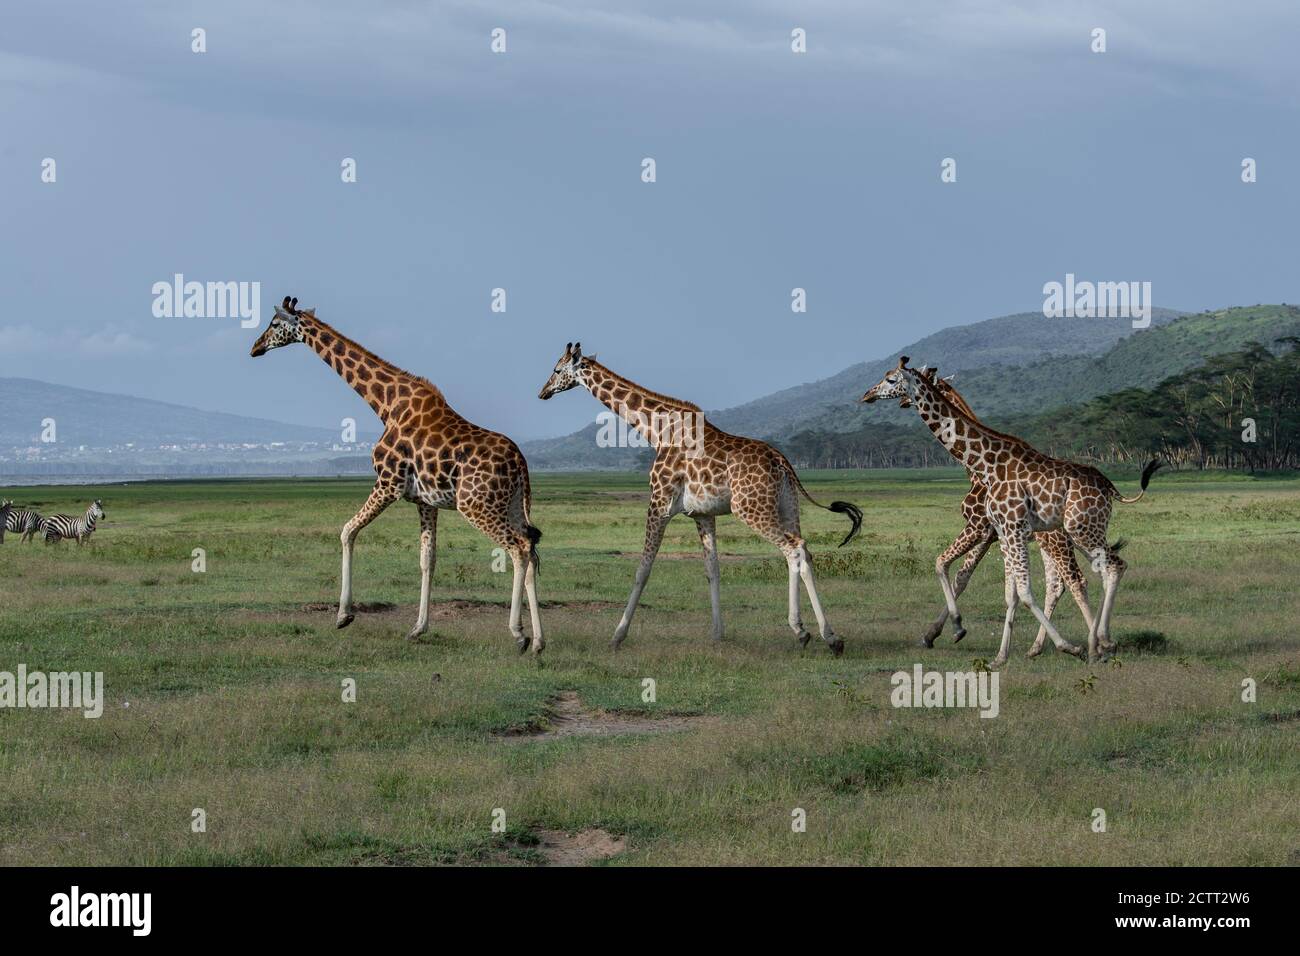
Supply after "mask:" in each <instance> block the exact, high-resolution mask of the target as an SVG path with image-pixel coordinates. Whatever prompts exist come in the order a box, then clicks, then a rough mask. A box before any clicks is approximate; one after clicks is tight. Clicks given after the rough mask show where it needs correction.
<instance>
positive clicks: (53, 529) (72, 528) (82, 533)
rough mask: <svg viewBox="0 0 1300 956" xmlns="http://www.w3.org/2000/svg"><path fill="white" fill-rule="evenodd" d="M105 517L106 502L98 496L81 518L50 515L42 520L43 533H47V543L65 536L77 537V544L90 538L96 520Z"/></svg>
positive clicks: (83, 542) (81, 543)
mask: <svg viewBox="0 0 1300 956" xmlns="http://www.w3.org/2000/svg"><path fill="white" fill-rule="evenodd" d="M103 517H104V503H103V501H101V500H100V499H98V498H96V499H95V500H94V501H93V502H91V505H90V507H89V508H87V509H86V513H85V514H84V515H82V516H81V517H80V518H74V517H73V516H72V515H50V516H49V517H48V518H45V519H43V520H42V521H41V533H42V534H44V535H45V543H46V544H54V542H56V541H60V540H62V539H63V538H76V539H77V546H78V547H80V546H81V545H83V544H85V543H86V542H87V541H89V540H90V533H91V532H92V531H94V530H95V522H96V521H98V520H99V519H100V518H103Z"/></svg>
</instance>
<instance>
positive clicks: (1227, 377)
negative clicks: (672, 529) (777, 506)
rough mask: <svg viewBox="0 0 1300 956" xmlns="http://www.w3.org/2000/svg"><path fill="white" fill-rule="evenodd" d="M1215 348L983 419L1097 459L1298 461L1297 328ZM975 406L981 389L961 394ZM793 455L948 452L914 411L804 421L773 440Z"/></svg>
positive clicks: (855, 459) (851, 461) (841, 457)
mask: <svg viewBox="0 0 1300 956" xmlns="http://www.w3.org/2000/svg"><path fill="white" fill-rule="evenodd" d="M1273 345H1274V350H1270V349H1269V348H1267V347H1265V346H1264V345H1261V344H1259V343H1250V344H1249V345H1247V346H1245V347H1244V348H1242V349H1240V350H1238V351H1235V352H1228V353H1224V354H1222V355H1216V356H1214V357H1212V358H1210V359H1209V360H1207V361H1206V362H1205V363H1204V364H1203V365H1200V366H1198V367H1197V368H1194V369H1190V370H1188V371H1186V372H1182V373H1179V374H1177V375H1174V376H1172V377H1170V378H1168V379H1166V380H1165V381H1163V382H1161V383H1160V384H1159V385H1156V386H1155V387H1154V388H1150V389H1143V388H1128V389H1123V390H1121V391H1118V392H1112V393H1111V394H1108V395H1103V396H1100V397H1098V398H1094V399H1092V400H1090V401H1088V402H1084V403H1082V404H1079V405H1068V406H1065V407H1063V408H1057V409H1054V410H1052V411H1049V412H1045V413H1042V414H1037V415H1028V416H1026V415H1022V416H1017V417H1015V418H1010V419H1007V420H1005V421H995V420H990V421H989V422H988V424H989V425H990V426H992V427H994V428H997V429H999V430H1001V431H1007V432H1010V433H1011V434H1014V435H1019V436H1021V437H1022V438H1024V439H1025V440H1027V441H1029V442H1030V443H1031V444H1033V445H1034V446H1035V447H1037V448H1038V449H1039V450H1041V451H1043V452H1046V453H1047V454H1050V455H1055V456H1057V457H1061V458H1070V459H1073V460H1076V461H1095V462H1101V463H1107V462H1110V463H1114V462H1137V461H1142V460H1145V459H1147V458H1150V457H1153V456H1159V457H1161V458H1164V459H1165V460H1166V461H1168V462H1169V463H1171V464H1172V465H1175V466H1178V467H1188V468H1197V469H1203V468H1224V469H1230V470H1239V471H1247V472H1256V471H1281V470H1286V469H1297V468H1300V348H1297V346H1300V338H1296V337H1293V336H1288V337H1285V338H1282V339H1278V340H1277V341H1276V342H1275V343H1274V344H1273ZM965 398H966V400H967V401H968V402H969V403H970V404H971V405H972V407H974V408H975V410H976V411H977V412H978V411H979V396H978V395H966V396H965ZM779 444H780V445H781V447H782V450H783V451H784V452H785V453H786V454H787V455H788V456H789V457H790V459H791V460H792V461H794V462H795V464H796V465H800V466H803V467H813V468H917V467H928V466H931V465H946V464H951V462H952V459H951V457H950V456H949V455H948V453H947V452H946V451H945V450H944V448H943V447H942V446H941V445H940V444H939V443H938V442H937V441H936V440H935V439H934V437H933V436H932V435H931V434H930V432H929V430H928V429H926V428H925V427H924V426H922V425H921V424H920V423H919V421H918V423H917V424H916V425H914V426H898V425H888V424H880V425H868V426H866V427H864V428H861V429H858V430H856V431H852V432H829V431H803V432H799V433H798V434H795V435H793V436H791V437H790V438H789V439H787V440H785V441H782V442H780V443H779Z"/></svg>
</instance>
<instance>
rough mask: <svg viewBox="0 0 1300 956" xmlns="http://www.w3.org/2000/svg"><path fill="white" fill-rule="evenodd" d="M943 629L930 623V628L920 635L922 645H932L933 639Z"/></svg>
mask: <svg viewBox="0 0 1300 956" xmlns="http://www.w3.org/2000/svg"><path fill="white" fill-rule="evenodd" d="M942 631H943V628H942V627H935V626H934V625H933V624H932V625H930V629H929V630H928V631H926V632H925V633H924V634H922V635H921V646H922V647H934V639H935V638H936V637H938V636H939V634H940V633H941V632H942Z"/></svg>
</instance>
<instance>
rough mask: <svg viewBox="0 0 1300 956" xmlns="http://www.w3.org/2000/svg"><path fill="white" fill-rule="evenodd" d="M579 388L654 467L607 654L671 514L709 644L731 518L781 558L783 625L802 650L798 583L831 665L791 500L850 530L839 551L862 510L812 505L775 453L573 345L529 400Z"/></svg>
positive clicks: (832, 639) (840, 648)
mask: <svg viewBox="0 0 1300 956" xmlns="http://www.w3.org/2000/svg"><path fill="white" fill-rule="evenodd" d="M579 385H581V386H583V387H584V388H586V389H587V390H588V391H590V392H591V394H592V395H593V396H594V397H595V398H596V400H597V401H599V402H600V403H601V404H603V405H605V406H606V407H607V408H609V409H610V410H611V411H613V412H614V413H615V414H617V415H618V416H619V417H620V418H622V419H623V420H624V421H625V422H627V423H628V425H630V426H631V427H633V428H635V429H636V430H637V432H638V433H640V434H641V435H642V436H643V437H644V438H645V439H646V440H647V441H648V442H649V443H650V444H651V445H652V446H653V447H654V449H655V459H654V464H653V465H652V466H651V467H650V506H649V509H648V512H647V514H646V530H645V550H644V551H643V552H642V555H641V562H640V564H639V565H638V567H637V572H636V580H635V582H634V583H633V585H632V594H631V596H630V597H629V598H628V602H627V608H626V610H624V612H623V617H622V619H621V620H620V621H619V622H618V627H617V628H616V629H615V631H614V639H613V642H612V646H613V647H614V649H615V650H617V649H618V647H619V645H620V644H622V642H623V640H624V638H626V637H627V632H628V628H629V627H630V626H631V624H632V615H633V614H634V613H635V612H636V607H637V603H638V602H639V601H640V599H641V592H642V591H644V590H645V586H646V582H647V581H649V579H650V571H651V568H652V567H653V566H654V560H655V556H656V555H657V554H658V552H659V545H660V543H661V542H662V541H663V536H664V529H665V528H667V526H668V522H669V521H670V520H671V519H672V517H673V516H674V515H677V514H687V515H690V516H691V517H692V518H693V519H694V520H695V526H696V530H697V531H698V532H699V536H700V545H701V547H702V548H703V549H704V567H705V573H706V575H707V577H708V581H709V600H710V604H711V607H712V612H713V626H712V637H713V639H714V640H715V641H720V640H722V633H723V628H722V607H721V595H720V581H721V573H720V570H719V566H718V543H717V532H716V524H715V522H716V518H717V516H718V515H725V514H734V515H735V516H736V517H738V518H739V519H740V520H741V521H743V522H744V523H745V524H747V525H749V527H751V528H753V529H754V531H756V532H757V533H758V535H759V536H760V537H762V538H763V539H765V540H766V541H768V542H770V543H771V544H773V545H775V546H776V547H777V548H778V549H779V550H780V551H781V553H782V555H784V556H785V560H786V566H787V570H788V571H789V577H788V583H789V591H788V593H789V615H788V617H787V622H788V623H789V625H790V629H791V630H792V631H794V633H795V636H796V637H797V638H798V640H799V644H800V645H801V646H803V647H807V646H808V642H809V640H811V637H812V636H811V635H810V634H809V633H808V630H807V629H806V628H805V627H804V625H803V619H802V617H801V612H800V600H799V582H800V581H802V582H803V587H804V590H805V591H806V592H807V594H808V601H809V603H810V604H811V605H812V610H813V615H814V616H815V617H816V618H817V628H818V631H819V633H820V635H821V639H822V640H823V641H824V642H825V643H826V646H827V647H828V648H830V650H831V652H832V653H833V654H834V655H835V656H836V657H838V656H840V655H841V654H843V653H844V641H842V640H841V639H840V638H838V637H836V636H835V634H834V632H833V631H832V630H831V626H830V624H828V623H827V621H826V614H825V612H824V611H823V610H822V604H821V600H820V599H819V598H818V596H817V586H816V583H815V581H814V580H813V566H812V556H811V555H810V554H809V552H808V546H807V543H806V542H805V540H804V538H803V535H802V532H801V531H800V529H799V495H801V494H802V495H803V496H804V497H805V498H807V499H808V500H809V501H810V502H812V503H813V504H814V505H817V507H819V508H827V510H829V511H834V512H836V513H839V514H846V515H848V516H849V519H850V521H852V523H853V526H852V528H851V529H850V530H849V533H848V535H847V536H846V537H845V539H844V540H843V541H842V542H840V547H843V546H844V545H846V544H848V543H849V541H851V540H852V539H853V537H854V535H856V534H857V533H858V530H859V529H860V528H861V526H862V512H861V510H860V509H859V508H858V507H857V506H856V505H852V504H849V503H848V502H844V501H833V502H831V504H830V505H829V506H827V505H822V504H820V503H818V502H817V501H815V500H814V499H813V498H812V496H810V495H809V494H808V492H807V491H805V490H804V487H803V485H802V484H801V483H800V481H799V476H798V475H797V474H796V473H795V470H794V466H793V465H791V464H790V462H789V461H788V460H787V459H786V457H785V456H784V455H782V454H781V453H780V452H779V451H777V450H776V449H775V448H773V447H772V446H770V445H767V444H765V443H764V442H761V441H756V440H754V439H752V438H742V437H740V436H738V435H729V434H727V433H726V432H724V431H721V430H720V429H717V428H715V427H714V426H713V425H712V424H710V423H709V422H708V421H707V419H706V418H705V416H704V413H703V412H702V411H701V410H700V407H699V406H698V405H694V404H692V403H690V402H684V401H682V400H680V399H676V398H670V397H668V396H667V395H661V394H659V393H658V392H652V391H650V390H649V389H645V388H642V387H641V386H640V385H637V384H635V383H634V382H631V381H629V380H628V379H626V378H623V377H622V376H620V375H617V374H615V373H614V372H612V371H610V370H609V369H608V368H606V367H605V366H604V365H602V364H600V363H599V362H597V361H596V357H595V356H594V355H591V356H588V355H583V354H582V343H581V342H579V343H577V344H574V343H569V344H568V345H567V346H565V349H564V354H563V355H561V356H560V360H559V361H558V362H557V363H556V365H555V368H554V371H552V372H551V376H550V378H549V379H547V381H546V384H545V385H543V386H542V390H541V391H540V392H539V393H538V396H537V397H538V398H540V399H543V400H545V399H549V398H551V397H552V396H554V395H558V394H559V393H560V392H564V391H568V390H569V389H571V388H575V387H577V386H579Z"/></svg>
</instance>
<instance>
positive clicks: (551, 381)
mask: <svg viewBox="0 0 1300 956" xmlns="http://www.w3.org/2000/svg"><path fill="white" fill-rule="evenodd" d="M586 368H587V360H586V359H584V358H583V357H582V343H581V342H570V343H569V344H568V345H566V346H565V347H564V354H563V355H561V356H560V360H559V361H558V362H556V363H555V370H554V371H553V372H551V377H550V378H548V379H547V380H546V384H545V385H543V386H542V390H541V391H540V392H538V393H537V397H538V398H540V399H543V400H545V399H548V398H550V397H551V396H552V395H558V394H560V392H567V391H568V390H569V389H571V388H575V387H577V386H579V385H581V384H582V374H583V372H584V371H586Z"/></svg>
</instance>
